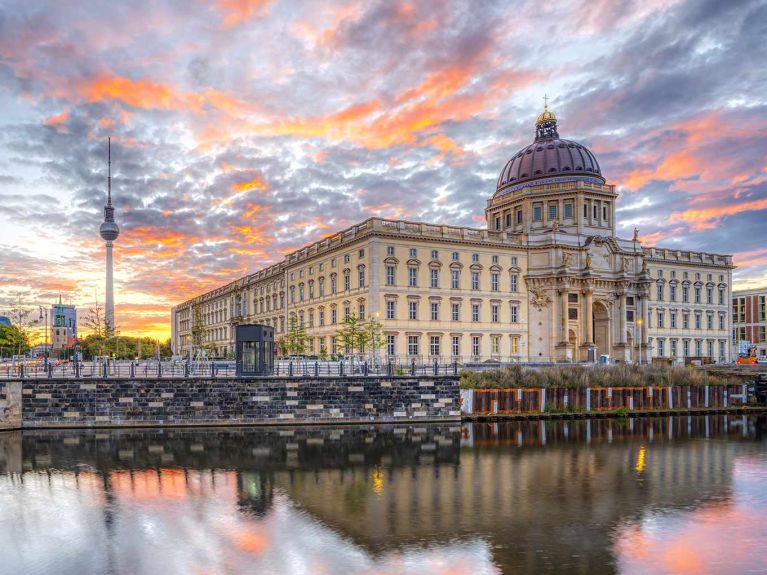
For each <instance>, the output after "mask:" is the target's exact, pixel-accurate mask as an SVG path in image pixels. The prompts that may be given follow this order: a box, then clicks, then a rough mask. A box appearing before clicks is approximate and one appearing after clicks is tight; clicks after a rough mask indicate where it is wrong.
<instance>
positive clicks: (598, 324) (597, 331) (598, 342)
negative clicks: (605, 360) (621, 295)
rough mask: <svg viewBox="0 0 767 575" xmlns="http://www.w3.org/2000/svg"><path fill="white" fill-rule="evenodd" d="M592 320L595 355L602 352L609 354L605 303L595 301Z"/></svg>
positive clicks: (608, 320) (607, 316)
mask: <svg viewBox="0 0 767 575" xmlns="http://www.w3.org/2000/svg"><path fill="white" fill-rule="evenodd" d="M592 309H593V313H594V315H593V321H594V345H595V346H596V348H597V349H596V357H597V358H599V356H600V355H602V354H608V355H610V350H611V344H610V314H609V312H608V311H607V308H606V307H605V304H603V303H602V302H599V301H595V302H594V304H593V306H592Z"/></svg>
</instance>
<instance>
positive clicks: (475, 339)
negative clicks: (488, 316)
mask: <svg viewBox="0 0 767 575" xmlns="http://www.w3.org/2000/svg"><path fill="white" fill-rule="evenodd" d="M471 355H474V356H478V355H479V336H476V335H474V336H472V337H471Z"/></svg>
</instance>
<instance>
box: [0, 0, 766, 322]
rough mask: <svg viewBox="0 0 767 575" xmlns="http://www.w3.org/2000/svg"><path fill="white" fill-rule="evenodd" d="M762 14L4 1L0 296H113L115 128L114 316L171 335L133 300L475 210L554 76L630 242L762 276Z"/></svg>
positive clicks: (559, 101)
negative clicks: (725, 256)
mask: <svg viewBox="0 0 767 575" xmlns="http://www.w3.org/2000/svg"><path fill="white" fill-rule="evenodd" d="M116 23H119V26H117V25H116ZM766 23H767V6H765V5H764V3H763V2H758V1H751V2H746V1H742V2H727V3H723V2H695V1H693V0H687V1H684V0H679V1H677V2H663V3H661V2H644V3H634V2H600V3H598V4H596V5H595V4H594V3H593V2H592V3H588V2H585V1H580V0H568V1H567V2H562V3H560V4H558V5H557V6H556V8H554V7H548V6H544V5H541V3H540V2H533V1H532V0H527V1H524V2H520V3H517V4H515V5H510V4H508V3H505V2H496V1H489V2H484V3H482V6H481V9H478V5H477V4H476V3H475V2H471V1H468V0H466V1H464V0H453V1H446V2H433V3H408V2H400V1H395V2H384V1H374V2H359V1H356V0H339V1H338V2H331V3H328V2H313V1H309V2H301V3H298V2H291V1H290V0H288V1H287V2H280V3H276V2H264V1H262V2H245V1H237V0H221V1H217V2H214V3H211V4H210V6H208V7H207V8H205V9H200V10H190V9H189V8H188V6H187V5H186V4H184V3H178V2H173V1H171V0H162V1H159V2H149V1H148V0H137V2H134V3H122V4H114V3H112V4H108V5H107V4H105V5H98V6H96V5H92V3H90V4H89V3H70V4H67V5H63V4H61V3H55V2H50V1H43V2H37V3H24V2H21V1H20V0H14V1H12V2H11V3H10V4H9V3H6V4H4V5H3V7H2V8H0V106H2V109H3V110H4V113H3V117H2V118H0V125H2V130H0V195H1V196H2V202H0V245H2V247H3V250H2V252H1V253H0V279H2V280H3V281H2V286H3V287H2V288H0V307H3V306H5V305H7V304H8V302H9V301H10V300H11V299H12V297H13V294H15V293H16V292H18V291H22V292H23V293H25V294H26V295H27V299H28V300H29V301H30V302H43V301H49V300H50V298H54V297H57V295H58V293H59V292H63V293H64V294H65V297H70V298H71V299H72V300H73V301H76V302H79V303H81V304H82V305H87V304H88V302H90V301H92V300H93V298H94V290H95V289H98V290H100V292H101V293H103V287H102V285H103V243H102V242H101V240H100V238H99V237H98V235H97V229H98V225H99V223H100V220H101V218H102V205H103V202H104V198H105V183H106V177H105V176H106V174H105V172H106V165H105V157H106V145H105V144H106V138H107V137H109V136H111V137H112V160H113V164H112V168H113V193H114V198H115V206H116V209H117V219H118V223H119V225H120V228H121V235H120V238H119V239H118V240H117V242H116V248H115V258H116V262H117V264H118V270H117V278H116V281H117V301H118V304H119V305H121V306H123V307H120V308H118V320H119V321H121V322H123V323H122V324H121V325H122V329H123V333H125V332H126V331H130V330H135V331H136V332H137V333H154V334H158V335H161V334H162V333H164V332H163V330H165V332H167V329H168V324H167V318H168V315H167V314H164V315H163V314H162V313H160V310H159V309H152V310H149V309H145V310H142V309H139V308H138V307H136V306H140V305H143V304H147V303H149V304H151V305H153V306H159V307H160V308H161V307H162V306H165V307H166V309H167V308H169V307H170V306H171V305H173V304H174V303H178V302H179V301H181V300H184V299H186V298H187V297H191V296H192V295H195V294H197V293H200V292H202V291H205V290H207V289H210V288H212V287H215V286H217V285H221V284H224V283H227V282H229V281H233V280H234V279H236V278H238V277H240V276H241V275H243V274H245V273H248V272H252V271H255V270H256V269H258V268H261V267H263V266H265V265H268V264H270V263H273V262H275V261H278V260H279V259H280V258H281V257H282V254H284V253H286V252H288V251H290V250H293V249H297V248H300V247H301V246H302V245H305V244H306V243H309V242H313V241H317V240H318V239H320V238H321V237H322V236H324V235H325V234H328V233H332V232H335V231H337V230H340V229H343V228H344V227H346V226H350V225H353V224H355V223H357V222H359V221H361V220H364V219H365V218H367V217H370V216H372V215H376V216H381V217H392V218H407V219H412V220H422V221H434V222H437V223H446V224H453V225H482V219H483V215H482V214H483V209H484V205H485V200H486V199H487V198H488V197H489V196H490V195H491V194H492V193H493V191H494V183H495V180H496V178H497V175H498V172H499V170H500V169H501V167H502V166H503V164H504V163H505V162H506V160H508V158H509V157H510V156H511V155H512V154H514V153H516V151H517V150H518V149H520V148H521V147H523V146H525V145H527V144H528V143H529V142H530V141H531V139H532V137H533V133H534V131H533V121H534V118H535V116H536V115H537V114H538V113H539V111H540V107H541V100H540V97H541V96H542V94H543V93H544V92H547V93H549V94H550V95H551V94H554V99H553V100H552V102H551V107H552V109H553V110H554V111H555V112H556V113H557V115H558V116H559V118H560V125H559V129H560V134H561V135H562V136H563V137H565V138H570V139H574V140H577V141H580V142H583V143H584V144H586V145H588V146H589V147H590V148H591V149H592V150H593V151H594V152H595V154H596V155H597V157H598V159H599V161H600V165H601V167H602V169H603V173H604V174H605V175H606V177H607V178H608V180H609V181H610V183H614V184H616V185H617V186H618V190H619V192H620V194H621V196H620V198H619V203H618V207H619V208H620V212H619V221H618V222H617V223H618V232H619V235H621V236H622V237H630V236H631V233H632V229H633V227H634V226H637V227H639V228H640V233H641V235H642V238H643V241H645V242H648V243H659V244H661V245H671V246H675V247H683V248H686V249H700V250H704V251H712V252H724V253H735V254H736V261H738V262H740V263H739V265H740V267H739V268H738V269H737V270H736V276H735V277H736V278H737V281H738V285H752V284H753V283H754V282H759V281H762V280H763V279H764V278H765V273H767V269H766V266H765V262H763V257H764V255H763V254H762V253H761V252H759V250H760V249H762V247H763V243H764V230H763V221H764V217H765V214H766V212H767V210H765V207H767V206H765V201H767V166H765V162H764V158H765V157H767V143H766V141H765V139H764V137H763V134H764V133H765V131H767V102H765V101H764V98H763V94H764V93H765V88H767V85H765V79H764V75H763V74H760V72H759V71H760V70H761V64H762V61H763V59H764V56H765V47H764V42H763V38H764V36H765V35H766V34H767V24H766ZM157 30H162V31H163V33H162V34H158V33H157ZM544 38H545V40H544ZM637 54H641V55H642V57H641V58H638V57H637ZM739 254H740V255H739ZM760 278H761V279H760ZM163 325H164V326H165V327H164V328H163V327H162V326H163Z"/></svg>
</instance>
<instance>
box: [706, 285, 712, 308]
mask: <svg viewBox="0 0 767 575" xmlns="http://www.w3.org/2000/svg"><path fill="white" fill-rule="evenodd" d="M706 303H707V304H712V303H714V290H713V288H706Z"/></svg>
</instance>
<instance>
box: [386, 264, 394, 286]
mask: <svg viewBox="0 0 767 575" xmlns="http://www.w3.org/2000/svg"><path fill="white" fill-rule="evenodd" d="M386 285H387V286H393V285H394V266H386Z"/></svg>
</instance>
